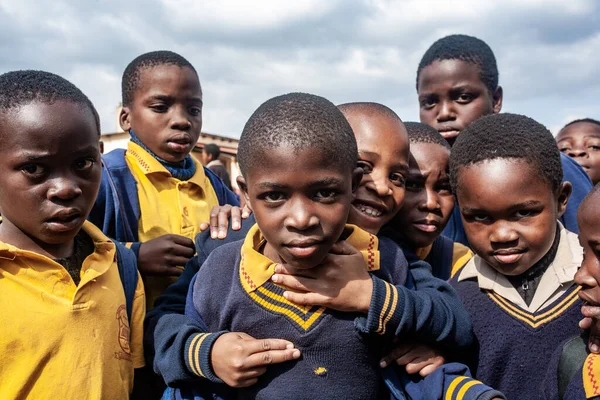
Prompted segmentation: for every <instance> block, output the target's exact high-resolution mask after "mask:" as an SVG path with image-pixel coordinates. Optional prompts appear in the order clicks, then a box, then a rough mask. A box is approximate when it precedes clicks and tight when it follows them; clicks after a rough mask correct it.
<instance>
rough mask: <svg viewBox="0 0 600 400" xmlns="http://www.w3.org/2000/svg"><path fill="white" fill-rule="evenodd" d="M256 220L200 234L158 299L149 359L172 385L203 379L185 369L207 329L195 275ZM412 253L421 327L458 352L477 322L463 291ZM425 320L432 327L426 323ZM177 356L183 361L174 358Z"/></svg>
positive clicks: (148, 328)
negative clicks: (191, 299)
mask: <svg viewBox="0 0 600 400" xmlns="http://www.w3.org/2000/svg"><path fill="white" fill-rule="evenodd" d="M254 223H255V220H254V216H253V215H252V216H250V218H248V219H247V220H244V221H242V229H241V230H239V231H233V230H231V228H230V229H229V232H228V235H227V239H225V240H212V239H211V238H210V234H209V233H208V232H203V233H201V234H199V235H198V236H197V237H196V250H197V256H196V257H194V258H192V259H191V260H190V261H189V262H188V264H187V265H186V267H185V270H184V272H183V274H182V275H181V276H180V277H179V279H178V280H177V282H175V283H174V284H173V285H171V286H170V287H168V288H167V289H166V291H165V292H164V294H163V295H161V296H160V297H158V299H157V300H156V303H155V304H154V308H153V309H152V310H150V312H149V313H148V314H147V315H146V320H145V329H144V344H145V357H146V362H147V363H152V362H153V365H154V370H155V371H156V372H157V373H158V374H160V375H161V376H162V377H163V379H164V381H165V382H166V383H167V384H176V383H177V382H185V381H195V380H197V379H198V377H197V375H195V374H193V373H192V372H191V371H189V370H188V369H187V368H186V367H185V362H184V360H183V355H184V352H185V343H186V342H187V340H188V339H189V337H190V336H191V335H194V334H197V333H203V332H207V331H206V329H205V327H204V326H203V325H202V324H201V323H199V322H198V321H195V320H193V319H191V318H189V317H187V316H185V315H183V313H184V309H185V299H186V296H187V294H188V288H189V286H190V282H191V280H192V277H193V276H194V275H195V274H196V273H197V272H198V270H199V266H200V265H202V264H203V263H204V261H205V260H206V258H207V257H208V255H209V254H210V253H211V252H212V251H213V250H214V249H216V248H217V247H219V246H222V245H224V244H226V243H231V242H233V241H237V240H240V239H242V238H244V237H245V236H246V233H247V232H248V229H249V228H250V227H251V226H252V225H253V224H254ZM407 256H408V261H409V263H410V272H411V276H412V281H413V283H414V286H415V287H416V289H417V291H418V292H421V294H422V296H425V297H426V298H428V299H429V300H428V301H427V303H426V304H427V306H426V307H425V310H424V311H425V313H424V314H421V322H420V323H421V325H420V327H421V328H422V329H428V330H429V334H430V335H431V336H433V337H435V339H434V340H433V341H435V342H437V343H439V344H440V345H442V346H443V347H445V348H448V349H457V350H459V349H464V348H467V347H468V346H469V345H470V344H471V343H472V340H473V336H472V331H471V321H470V317H469V315H468V313H467V311H466V310H465V309H464V307H463V306H462V303H461V300H460V298H459V297H458V295H457V293H456V292H455V291H454V289H452V287H451V286H450V285H449V284H448V283H447V282H444V281H442V280H440V279H437V278H434V277H433V276H432V275H431V267H430V266H429V265H428V264H427V263H425V262H423V261H421V260H419V259H418V258H416V256H414V255H412V253H407ZM429 316H430V317H429ZM423 319H425V321H423ZM423 323H425V324H426V325H422V324H423ZM411 324H412V322H411ZM431 336H430V337H431ZM419 339H420V340H423V339H424V338H422V337H420V338H419ZM155 353H156V354H155ZM174 359H176V360H178V362H173V360H174Z"/></svg>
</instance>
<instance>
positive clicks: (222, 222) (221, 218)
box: [217, 207, 232, 239]
mask: <svg viewBox="0 0 600 400" xmlns="http://www.w3.org/2000/svg"><path fill="white" fill-rule="evenodd" d="M231 211H232V208H231V207H229V208H222V209H221V211H219V215H218V217H217V223H218V224H219V231H218V234H217V237H218V238H219V239H225V238H226V237H227V228H229V216H230V215H231Z"/></svg>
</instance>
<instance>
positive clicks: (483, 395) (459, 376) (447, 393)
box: [401, 363, 506, 400]
mask: <svg viewBox="0 0 600 400" xmlns="http://www.w3.org/2000/svg"><path fill="white" fill-rule="evenodd" d="M401 382H402V384H403V385H404V388H405V391H406V393H407V394H408V395H409V397H410V398H412V399H448V400H491V399H495V398H500V399H506V397H505V396H504V395H503V394H502V393H501V392H499V391H497V390H494V389H492V388H491V387H489V386H487V385H485V384H484V383H482V382H480V381H478V380H476V379H473V378H472V377H471V374H470V372H469V368H467V367H466V366H465V365H463V364H459V363H449V364H444V365H442V366H441V367H439V368H438V369H436V370H435V371H434V372H433V373H431V374H430V375H428V376H426V377H424V378H422V377H420V376H419V375H408V374H406V373H403V374H401Z"/></svg>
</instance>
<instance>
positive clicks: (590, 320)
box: [579, 314, 600, 354]
mask: <svg viewBox="0 0 600 400" xmlns="http://www.w3.org/2000/svg"><path fill="white" fill-rule="evenodd" d="M579 327H580V328H581V329H585V330H587V329H589V331H590V336H589V339H588V348H589V350H590V352H591V353H595V354H598V353H600V315H585V314H584V318H583V319H582V320H581V321H579Z"/></svg>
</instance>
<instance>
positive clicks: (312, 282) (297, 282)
mask: <svg viewBox="0 0 600 400" xmlns="http://www.w3.org/2000/svg"><path fill="white" fill-rule="evenodd" d="M271 281H273V282H274V283H276V284H278V285H280V286H285V287H287V288H289V289H292V290H299V291H303V292H316V291H318V288H317V286H318V281H317V280H316V279H311V278H305V277H302V276H295V275H283V274H274V275H273V276H272V277H271Z"/></svg>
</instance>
